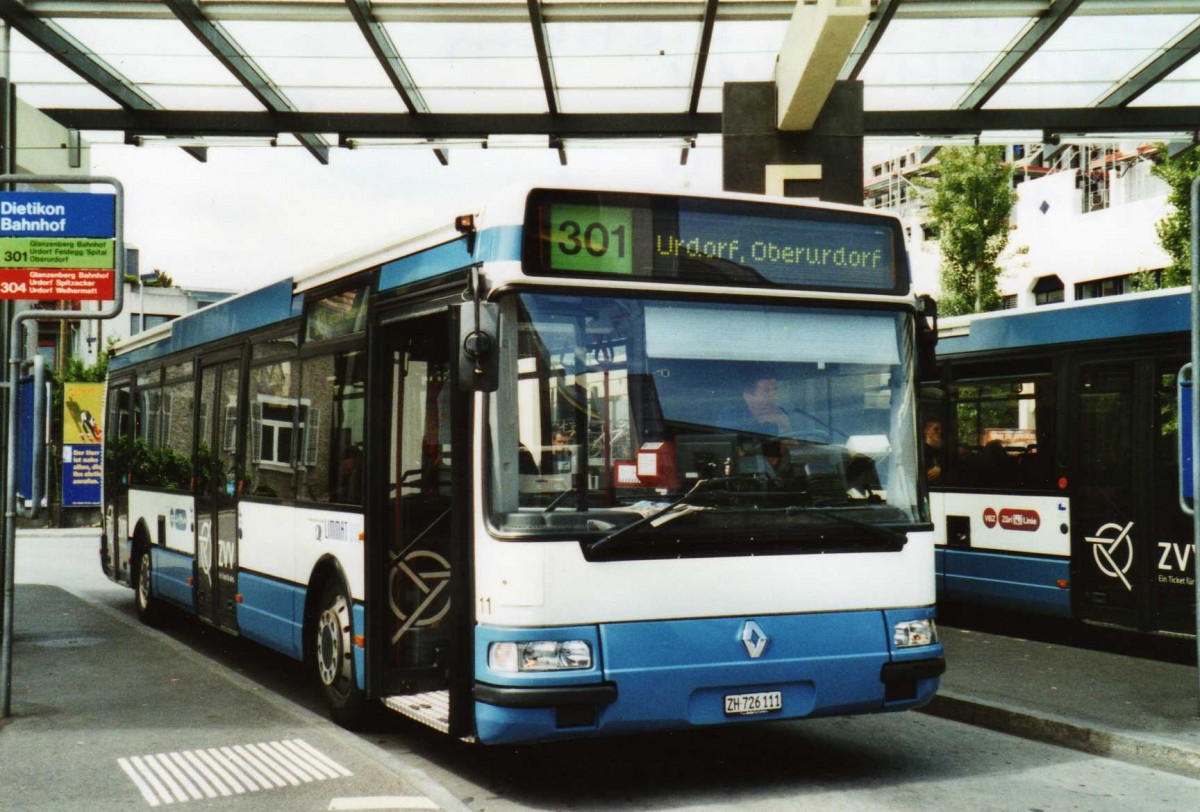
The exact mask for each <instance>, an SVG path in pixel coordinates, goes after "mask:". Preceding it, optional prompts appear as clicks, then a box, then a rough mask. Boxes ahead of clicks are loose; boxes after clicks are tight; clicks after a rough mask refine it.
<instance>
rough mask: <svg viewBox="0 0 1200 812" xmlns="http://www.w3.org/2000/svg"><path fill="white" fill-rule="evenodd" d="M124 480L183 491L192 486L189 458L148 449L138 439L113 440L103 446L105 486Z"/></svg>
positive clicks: (157, 448)
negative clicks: (126, 478)
mask: <svg viewBox="0 0 1200 812" xmlns="http://www.w3.org/2000/svg"><path fill="white" fill-rule="evenodd" d="M125 477H128V482H129V483H130V484H133V485H142V486H145V487H150V488H174V489H177V490H186V489H188V488H190V487H191V479H192V459H191V457H189V456H187V455H186V454H181V453H180V452H178V451H176V450H175V449H173V448H170V447H168V446H151V445H150V444H149V443H147V442H146V441H145V440H144V439H142V438H140V437H139V438H138V439H136V440H130V439H129V438H128V437H114V438H111V439H110V440H109V441H108V442H107V443H106V444H105V446H104V480H105V485H106V487H112V486H113V485H115V484H116V483H117V482H118V481H119V480H120V479H121V478H125Z"/></svg>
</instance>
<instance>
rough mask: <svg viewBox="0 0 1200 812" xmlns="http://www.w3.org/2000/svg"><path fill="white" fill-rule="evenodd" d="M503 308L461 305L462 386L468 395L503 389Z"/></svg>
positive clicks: (479, 303)
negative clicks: (498, 388) (501, 350)
mask: <svg viewBox="0 0 1200 812" xmlns="http://www.w3.org/2000/svg"><path fill="white" fill-rule="evenodd" d="M499 326H500V305H498V304H496V303H495V302H463V303H462V304H460V305H458V386H459V388H460V389H462V390H463V391H465V392H495V391H496V388H497V387H498V386H499V385H500V338H499V336H500V331H499Z"/></svg>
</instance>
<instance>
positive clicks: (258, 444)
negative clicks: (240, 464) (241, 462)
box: [250, 400, 263, 465]
mask: <svg viewBox="0 0 1200 812" xmlns="http://www.w3.org/2000/svg"><path fill="white" fill-rule="evenodd" d="M262 419H263V418H262V401H259V400H256V401H254V402H253V403H251V404H250V462H252V463H254V464H255V465H257V464H258V463H260V462H262V432H263V425H262Z"/></svg>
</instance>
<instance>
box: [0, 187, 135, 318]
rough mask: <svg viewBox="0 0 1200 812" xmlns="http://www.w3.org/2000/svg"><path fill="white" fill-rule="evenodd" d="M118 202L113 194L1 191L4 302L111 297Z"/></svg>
mask: <svg viewBox="0 0 1200 812" xmlns="http://www.w3.org/2000/svg"><path fill="white" fill-rule="evenodd" d="M114 201H115V196H114V195H110V194H83V193H72V192H0V299H40V300H46V301H58V300H74V301H105V300H109V299H112V298H113V288H114V284H115V268H116V261H115V260H116V257H115V244H116V240H115V234H116V226H115V211H116V209H115V203H114Z"/></svg>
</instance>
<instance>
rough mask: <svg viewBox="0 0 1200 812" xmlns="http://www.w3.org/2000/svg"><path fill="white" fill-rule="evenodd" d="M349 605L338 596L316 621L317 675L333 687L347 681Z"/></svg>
mask: <svg viewBox="0 0 1200 812" xmlns="http://www.w3.org/2000/svg"><path fill="white" fill-rule="evenodd" d="M349 652H350V608H349V606H348V605H347V604H346V598H345V596H344V595H338V596H337V597H335V598H334V600H333V602H332V603H331V604H330V605H329V606H327V607H326V608H325V609H324V611H322V612H321V617H320V619H319V620H318V622H317V675H318V676H319V677H320V678H321V682H322V684H324V685H326V686H327V687H330V688H337V687H339V685H343V684H345V683H348V682H349V681H350V653H349Z"/></svg>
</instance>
